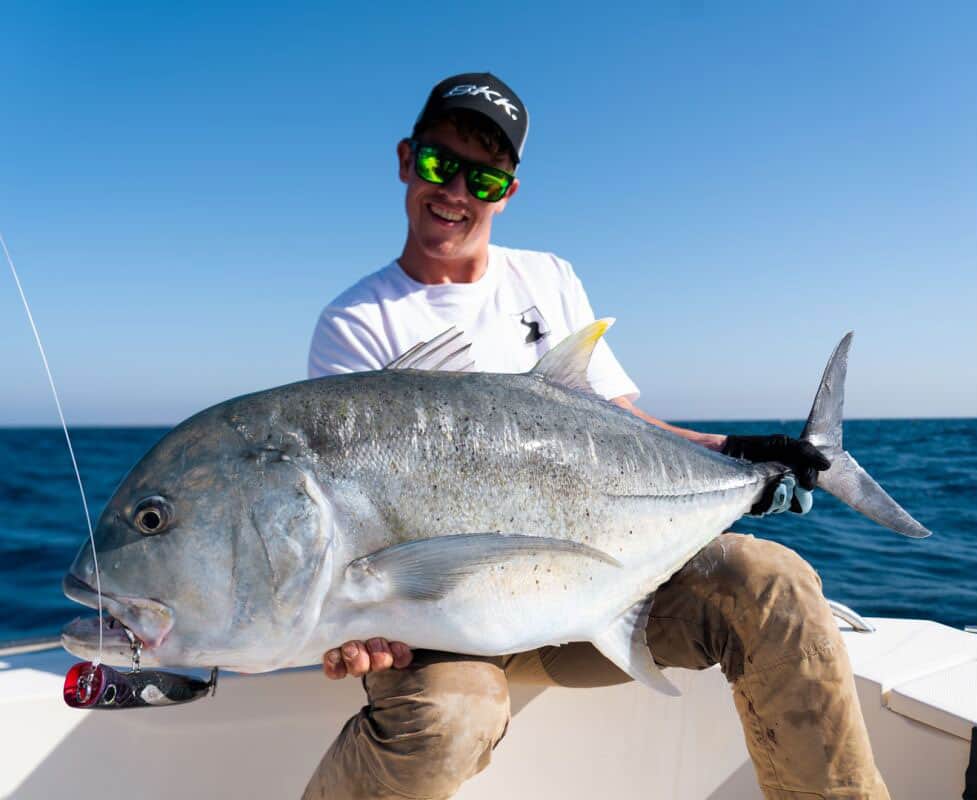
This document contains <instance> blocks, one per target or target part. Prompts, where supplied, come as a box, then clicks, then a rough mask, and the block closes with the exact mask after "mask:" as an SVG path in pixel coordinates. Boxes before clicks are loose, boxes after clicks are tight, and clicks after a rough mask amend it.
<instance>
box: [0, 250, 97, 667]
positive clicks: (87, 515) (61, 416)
mask: <svg viewBox="0 0 977 800" xmlns="http://www.w3.org/2000/svg"><path fill="white" fill-rule="evenodd" d="M0 247H2V248H3V254H4V256H5V257H6V259H7V263H8V264H9V265H10V272H11V274H12V275H13V276H14V283H16V284H17V291H18V292H20V299H21V301H22V302H23V303H24V310H25V311H26V312H27V319H28V321H29V322H30V324H31V330H32V331H34V341H35V342H37V349H38V350H39V351H40V353H41V361H43V362H44V371H45V372H46V373H47V379H48V383H49V384H51V393H52V394H53V395H54V404H55V405H56V406H57V407H58V417H59V419H60V420H61V429H62V430H63V431H64V439H65V441H66V442H67V443H68V454H69V455H70V456H71V466H72V467H74V470H75V477H76V478H77V479H78V491H79V492H80V493H81V504H82V506H84V508H85V523H86V524H87V525H88V539H89V541H90V542H91V543H92V562H93V563H94V565H95V593H96V594H97V595H98V653H97V655H96V656H95V660H94V661H93V662H92V663H93V664H94V665H95V666H96V667H97V666H98V665H99V664H100V663H101V662H102V581H101V580H100V579H99V575H98V556H97V555H96V553H95V532H94V531H93V530H92V515H91V513H90V512H89V511H88V499H87V498H86V497H85V487H84V486H83V485H82V482H81V472H79V471H78V462H77V461H76V460H75V449H74V448H73V447H72V446H71V436H69V435H68V424H67V423H66V422H65V421H64V412H63V411H62V410H61V400H60V398H59V397H58V390H57V389H56V388H55V386H54V377H53V376H52V375H51V367H50V366H48V361H47V355H45V353H44V345H43V344H41V335H40V334H39V333H38V332H37V325H35V324H34V315H33V314H31V307H30V305H29V304H28V302H27V295H26V294H24V287H23V286H21V284H20V277H19V276H18V275H17V268H16V267H15V266H14V260H13V259H12V258H11V257H10V251H9V250H7V243H6V241H4V238H3V234H2V233H0Z"/></svg>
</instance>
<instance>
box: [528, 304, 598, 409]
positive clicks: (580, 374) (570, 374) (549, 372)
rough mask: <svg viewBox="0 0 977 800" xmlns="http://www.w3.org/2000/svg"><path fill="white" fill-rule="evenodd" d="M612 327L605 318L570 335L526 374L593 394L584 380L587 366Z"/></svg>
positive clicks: (591, 388) (585, 379) (587, 382)
mask: <svg viewBox="0 0 977 800" xmlns="http://www.w3.org/2000/svg"><path fill="white" fill-rule="evenodd" d="M613 324H614V319H613V318H612V317H605V318H604V319H598V320H596V321H594V322H591V323H590V324H589V325H587V326H585V327H583V328H581V329H580V330H579V331H577V332H576V333H571V334H570V335H569V336H567V338H566V339H564V340H563V341H562V342H560V343H559V344H558V345H557V346H556V347H554V348H553V349H552V350H550V351H549V352H548V353H546V354H545V355H544V356H543V357H542V358H541V359H540V360H539V362H538V363H537V364H536V366H535V367H533V368H532V369H531V370H530V373H529V374H530V375H542V376H543V377H544V378H548V379H549V380H551V381H553V382H554V383H558V384H560V385H561V386H566V387H567V388H568V389H578V390H580V391H584V392H593V391H594V390H593V387H592V386H591V385H590V382H589V381H588V380H587V367H588V366H590V358H591V356H593V354H594V348H595V347H596V346H597V342H599V341H600V338H601V336H603V335H604V334H605V333H607V329H608V328H610V327H611V325H613Z"/></svg>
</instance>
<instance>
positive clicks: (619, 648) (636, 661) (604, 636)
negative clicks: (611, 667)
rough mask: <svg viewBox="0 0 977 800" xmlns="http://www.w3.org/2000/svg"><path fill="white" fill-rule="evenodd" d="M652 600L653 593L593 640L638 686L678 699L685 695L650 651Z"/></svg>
mask: <svg viewBox="0 0 977 800" xmlns="http://www.w3.org/2000/svg"><path fill="white" fill-rule="evenodd" d="M653 600H654V594H650V595H648V596H647V597H642V598H641V599H640V600H639V601H638V602H637V603H635V604H634V605H633V606H631V607H630V608H629V609H627V610H626V611H625V612H624V613H623V614H620V615H619V616H617V617H616V618H615V619H614V621H613V623H612V624H611V626H610V627H609V628H607V629H606V630H604V632H603V633H601V634H600V635H599V636H598V637H597V638H595V639H593V640H592V641H593V643H594V646H595V647H596V648H597V649H598V650H600V651H601V653H603V654H604V656H605V657H606V658H607V659H608V660H609V661H612V662H613V663H614V664H615V665H616V666H617V667H619V668H620V669H622V670H624V672H626V673H627V674H628V675H630V676H631V677H632V678H634V679H635V680H636V681H638V682H639V683H643V684H644V685H645V686H648V687H650V688H652V689H657V690H658V691H659V692H662V693H663V694H667V695H669V696H670V697H679V696H680V695H681V694H682V693H681V692H680V691H679V690H678V687H676V686H675V684H674V683H672V682H671V681H670V680H669V679H668V678H666V677H665V676H664V675H663V674H662V671H661V669H660V668H659V667H658V665H657V664H656V663H655V659H654V657H653V656H652V655H651V650H650V649H649V648H648V638H647V633H646V630H647V627H648V617H649V616H650V615H651V604H652V602H653Z"/></svg>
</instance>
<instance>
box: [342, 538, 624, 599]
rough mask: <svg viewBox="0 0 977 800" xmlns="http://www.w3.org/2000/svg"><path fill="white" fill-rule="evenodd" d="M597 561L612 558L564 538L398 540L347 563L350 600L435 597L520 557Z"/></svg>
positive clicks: (614, 563) (611, 559) (611, 562)
mask: <svg viewBox="0 0 977 800" xmlns="http://www.w3.org/2000/svg"><path fill="white" fill-rule="evenodd" d="M554 554H562V555H566V556H570V557H572V558H585V559H594V560H597V561H602V562H604V563H606V564H610V565H612V566H620V562H618V561H617V560H616V559H614V558H613V557H611V556H609V555H607V554H606V553H604V552H602V551H600V550H597V549H595V548H593V547H589V546H588V545H585V544H581V543H579V542H574V541H572V540H569V539H554V538H550V537H544V536H525V535H521V534H506V533H462V534H456V535H453V536H436V537H433V538H431V539H418V540H415V541H411V542H403V543H402V544H395V545H393V546H391V547H386V548H384V549H383V550H378V551H377V552H375V553H371V554H370V555H368V556H364V557H362V558H358V559H356V560H355V561H353V562H351V563H350V564H349V566H347V567H346V579H347V581H348V584H349V590H350V592H351V595H352V599H354V600H358V601H360V602H380V601H383V600H386V599H390V598H400V599H409V600H439V599H440V598H442V597H444V596H445V595H447V594H448V593H449V592H451V590H452V589H454V587H455V586H457V585H458V584H459V583H460V582H461V581H463V580H465V579H466V578H469V577H471V576H473V575H476V574H478V573H479V572H483V571H484V570H485V569H486V568H491V567H495V566H497V565H505V564H506V563H507V562H509V561H510V560H512V559H513V558H516V557H519V556H534V555H539V556H541V557H542V556H551V555H554Z"/></svg>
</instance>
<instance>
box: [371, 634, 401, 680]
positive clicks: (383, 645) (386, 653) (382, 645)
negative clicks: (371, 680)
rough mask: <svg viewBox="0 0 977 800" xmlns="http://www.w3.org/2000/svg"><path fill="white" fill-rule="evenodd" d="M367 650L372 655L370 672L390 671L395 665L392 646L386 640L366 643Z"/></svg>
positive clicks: (373, 640)
mask: <svg viewBox="0 0 977 800" xmlns="http://www.w3.org/2000/svg"><path fill="white" fill-rule="evenodd" d="M366 649H367V650H368V651H369V653H370V670H371V671H372V672H380V671H382V670H385V669H390V668H391V667H392V666H393V665H394V656H393V653H391V652H390V645H389V644H388V643H387V640H386V639H379V638H377V639H370V640H369V641H367V643H366Z"/></svg>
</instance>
